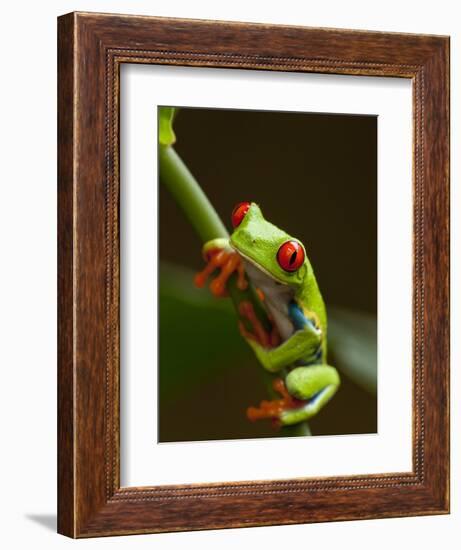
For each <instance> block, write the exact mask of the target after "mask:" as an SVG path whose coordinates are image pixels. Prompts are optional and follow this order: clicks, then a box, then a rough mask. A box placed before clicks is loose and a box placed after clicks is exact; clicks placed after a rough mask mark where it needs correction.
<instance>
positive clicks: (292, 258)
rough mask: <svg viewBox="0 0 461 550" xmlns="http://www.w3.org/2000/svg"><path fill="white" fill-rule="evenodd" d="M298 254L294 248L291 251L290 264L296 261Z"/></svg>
mask: <svg viewBox="0 0 461 550" xmlns="http://www.w3.org/2000/svg"><path fill="white" fill-rule="evenodd" d="M297 255H298V253H297V252H296V250H295V251H294V252H293V254H292V255H291V258H290V265H293V264H294V263H295V261H296V256H297Z"/></svg>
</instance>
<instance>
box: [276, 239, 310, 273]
mask: <svg viewBox="0 0 461 550" xmlns="http://www.w3.org/2000/svg"><path fill="white" fill-rule="evenodd" d="M277 261H278V263H279V265H280V267H281V268H282V269H284V270H285V271H296V270H297V269H299V268H300V267H301V266H302V265H303V263H304V249H303V247H302V246H301V245H300V244H299V243H298V242H297V241H287V242H286V243H283V244H282V246H281V247H280V248H279V251H278V252H277Z"/></svg>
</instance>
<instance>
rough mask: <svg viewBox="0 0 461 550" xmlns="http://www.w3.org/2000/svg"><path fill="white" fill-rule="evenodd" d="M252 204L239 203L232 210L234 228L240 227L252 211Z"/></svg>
mask: <svg viewBox="0 0 461 550" xmlns="http://www.w3.org/2000/svg"><path fill="white" fill-rule="evenodd" d="M250 206H251V203H250V202H239V203H238V204H237V206H236V207H235V208H234V210H232V226H233V227H238V226H239V225H240V224H241V223H242V220H243V218H244V217H245V214H246V213H247V212H248V210H249V209H250Z"/></svg>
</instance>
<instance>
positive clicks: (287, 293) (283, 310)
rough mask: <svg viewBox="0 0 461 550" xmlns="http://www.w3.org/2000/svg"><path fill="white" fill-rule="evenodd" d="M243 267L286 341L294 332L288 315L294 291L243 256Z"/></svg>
mask: <svg viewBox="0 0 461 550" xmlns="http://www.w3.org/2000/svg"><path fill="white" fill-rule="evenodd" d="M241 256H242V258H243V265H244V267H245V272H246V274H247V275H248V277H249V279H250V281H251V283H252V284H253V286H255V287H256V288H259V289H260V290H261V291H262V292H263V294H264V304H265V306H266V308H267V309H268V312H269V313H270V314H271V316H272V318H273V319H274V323H275V325H276V327H277V329H278V331H279V333H280V336H281V337H282V340H283V341H285V340H287V339H288V338H289V337H290V336H291V335H292V334H293V332H294V327H293V323H292V321H291V319H290V316H289V313H288V304H289V303H290V302H291V301H292V300H293V298H294V289H293V288H292V287H291V286H290V285H287V284H285V283H282V282H281V281H277V280H276V279H275V278H274V277H272V276H271V275H270V274H269V273H268V272H267V271H266V270H264V269H263V268H261V267H260V266H258V265H257V264H255V263H253V262H252V261H251V260H250V259H249V258H247V257H245V256H243V255H242V254H241Z"/></svg>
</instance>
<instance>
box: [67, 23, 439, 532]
mask: <svg viewBox="0 0 461 550" xmlns="http://www.w3.org/2000/svg"><path fill="white" fill-rule="evenodd" d="M58 46H59V52H58V70H59V90H58V107H59V114H58V147H59V162H58V230H59V243H58V244H59V246H58V251H59V258H58V260H59V261H58V264H59V279H58V280H59V284H58V292H59V300H58V304H59V312H58V313H59V315H58V323H59V326H58V345H59V350H58V392H59V399H58V459H59V460H58V462H59V471H58V531H59V532H60V533H62V534H64V535H67V536H70V537H96V536H106V535H120V534H133V533H153V532H162V531H182V530H193V529H217V528H226V527H242V526H260V525H274V524H290V523H308V522H319V521H333V520H352V519H362V518H384V517H397V516H408V515H426V514H442V513H448V511H449V39H448V38H447V37H440V36H429V35H410V34H389V33H379V32H364V31H349V30H348V31H346V30H337V29H316V28H304V27H288V26H270V25H258V24H246V23H227V22H213V21H195V20H180V19H164V18H155V17H138V16H122V15H103V14H92V13H71V14H68V15H64V16H62V17H60V18H59V20H58ZM122 63H145V64H162V65H163V64H166V65H182V66H194V67H220V68H227V69H229V70H232V69H234V68H240V69H257V70H265V71H292V72H313V73H328V74H346V75H362V76H392V77H399V78H408V79H411V81H412V86H413V105H414V134H413V136H414V140H413V141H414V148H413V166H414V170H413V182H414V191H413V193H414V194H413V196H414V201H413V205H414V211H413V222H414V241H413V246H414V248H413V331H414V343H413V358H414V360H413V469H412V471H409V472H396V473H391V474H383V475H359V476H356V475H353V476H346V477H333V478H318V479H314V478H305V479H291V480H270V481H255V482H238V483H229V482H227V483H213V484H192V485H183V486H180V485H174V486H173V485H169V486H154V487H122V488H121V487H120V445H119V431H120V418H119V399H120V394H119V224H118V213H119V162H118V159H119V69H120V65H121V64H122Z"/></svg>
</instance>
